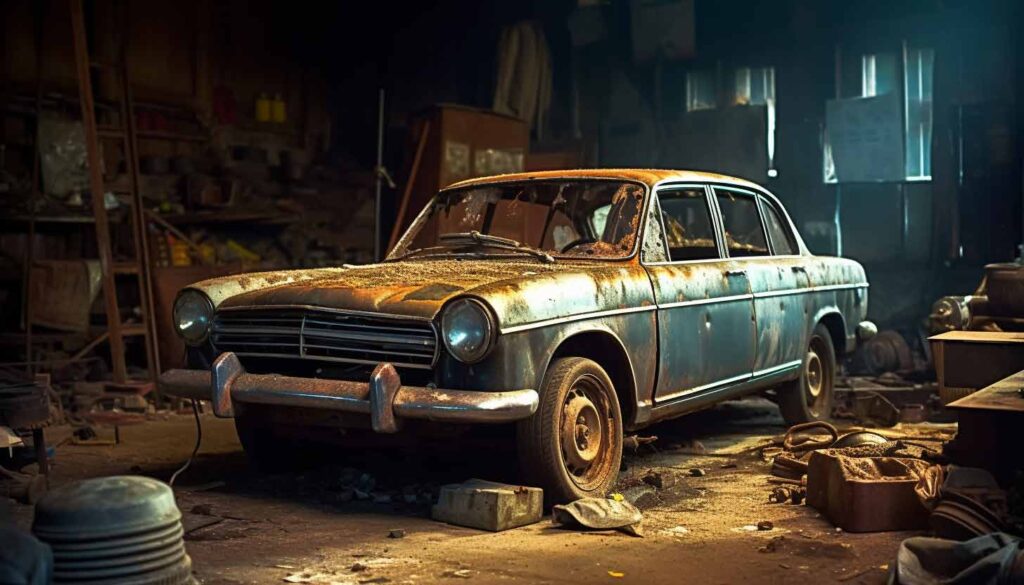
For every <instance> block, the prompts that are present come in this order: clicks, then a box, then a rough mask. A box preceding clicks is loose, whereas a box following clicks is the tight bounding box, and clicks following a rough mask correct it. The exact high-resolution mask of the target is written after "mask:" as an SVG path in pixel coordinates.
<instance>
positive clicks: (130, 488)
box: [32, 475, 181, 541]
mask: <svg viewBox="0 0 1024 585" xmlns="http://www.w3.org/2000/svg"><path fill="white" fill-rule="evenodd" d="M180 519H181V512H180V511H179V510H178V506H177V504H175V502H174V492H173V491H171V488H170V487H169V486H168V485H167V484H165V483H163V482H161V481H157V480H155V479H151V478H148V477H138V476H128V475H124V476H113V477H101V478H96V479H87V480H85V481H80V482H76V483H72V484H69V485H66V486H63V487H60V488H57V489H55V490H53V491H51V492H50V493H48V494H47V495H46V496H44V497H43V499H42V500H40V501H39V503H38V504H36V516H35V521H34V523H33V526H32V531H33V532H35V533H36V535H37V536H39V537H40V538H41V539H43V540H46V541H83V540H94V539H97V538H106V537H115V536H127V535H130V534H133V533H138V532H146V531H150V530H154V529H158V528H163V527H166V526H167V525H168V524H170V523H174V522H178V521H179V520H180Z"/></svg>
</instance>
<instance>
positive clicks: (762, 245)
mask: <svg viewBox="0 0 1024 585" xmlns="http://www.w3.org/2000/svg"><path fill="white" fill-rule="evenodd" d="M715 196H716V197H717V198H718V207H719V208H720V209H721V210H722V227H723V228H724V233H725V245H726V247H728V248H729V256H730V257H732V258H743V257H747V256H768V255H769V252H768V240H767V239H766V238H765V235H764V227H762V225H761V214H760V213H759V212H758V210H757V200H756V199H754V197H753V195H751V194H749V193H740V192H737V191H730V190H728V189H717V188H716V189H715Z"/></svg>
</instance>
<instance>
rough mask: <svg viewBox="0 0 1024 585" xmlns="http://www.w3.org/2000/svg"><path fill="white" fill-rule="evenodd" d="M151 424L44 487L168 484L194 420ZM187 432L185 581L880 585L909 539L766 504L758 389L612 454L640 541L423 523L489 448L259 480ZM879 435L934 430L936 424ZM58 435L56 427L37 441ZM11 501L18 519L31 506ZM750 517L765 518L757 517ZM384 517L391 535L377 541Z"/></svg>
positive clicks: (499, 466)
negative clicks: (137, 481) (622, 456)
mask: <svg viewBox="0 0 1024 585" xmlns="http://www.w3.org/2000/svg"><path fill="white" fill-rule="evenodd" d="M152 418H153V420H151V421H149V422H147V423H145V424H141V425H136V426H128V427H122V428H121V439H122V442H121V444H119V445H108V446H77V445H72V444H70V443H68V442H64V444H60V445H59V446H58V447H57V449H56V456H55V460H54V466H53V474H52V482H53V484H54V485H60V484H63V483H66V482H68V481H71V480H75V479H81V478H86V477H95V476H101V475H114V474H141V475H149V476H153V477H156V478H159V479H162V480H167V479H168V478H169V477H170V475H171V474H172V473H173V471H174V470H175V469H176V468H177V467H178V466H180V465H181V463H182V462H183V461H185V460H186V459H187V458H188V455H189V453H190V452H191V449H192V447H193V443H194V440H195V425H194V421H193V419H192V417H191V415H155V416H154V417H152ZM202 431H203V442H202V448H201V450H200V452H199V456H198V457H197V459H196V460H195V462H194V463H193V464H192V466H191V468H189V469H188V470H187V471H185V472H184V473H183V474H181V476H180V477H179V479H178V481H177V484H176V486H175V490H176V493H177V497H178V504H179V507H180V508H181V510H182V511H183V513H184V515H185V518H184V523H185V529H186V540H187V543H186V544H187V547H188V551H189V554H190V555H191V556H192V559H193V562H194V565H195V570H196V576H197V577H198V579H199V580H200V581H201V582H203V583H209V584H234V583H283V582H293V583H296V582H297V583H343V584H350V583H351V584H356V583H396V584H405V583H410V584H411V583H428V582H451V583H458V582H462V581H467V580H468V581H471V582H474V583H679V582H684V581H691V580H693V581H697V580H699V582H701V583H710V584H714V583H742V582H757V583H783V582H785V583H830V582H842V583H853V584H858V583H860V584H866V583H883V582H884V581H885V575H886V571H887V569H888V566H889V563H890V561H891V560H892V558H893V556H894V554H895V552H896V547H897V546H898V544H899V542H900V541H901V540H902V539H903V538H906V537H907V536H910V535H911V533H878V534H848V533H844V532H842V531H839V530H837V529H835V528H834V527H833V526H832V525H831V524H830V523H829V522H828V521H827V520H825V519H824V518H822V517H821V516H820V515H819V514H818V513H817V512H816V511H815V510H813V509H811V508H809V507H806V506H803V505H793V504H774V503H770V502H769V501H768V494H769V493H770V491H771V487H770V485H769V484H768V483H767V478H768V477H769V476H768V475H767V474H768V471H769V463H767V462H765V461H764V460H762V458H761V454H760V449H759V448H758V447H759V445H762V444H763V443H764V442H765V441H766V440H768V439H770V438H771V437H775V436H778V435H780V434H781V433H783V432H784V431H785V427H784V426H783V424H782V421H781V419H779V417H778V414H777V410H776V409H775V408H774V407H773V406H772V405H771V404H770V403H768V402H766V401H763V400H750V401H743V402H732V403H725V404H723V405H721V406H719V407H717V408H715V409H712V410H709V411H705V412H703V413H698V414H696V415H691V416H689V417H685V418H683V419H679V420H676V421H672V422H670V423H665V424H661V425H658V426H656V427H654V428H651V429H648V430H646V431H644V432H643V433H642V435H644V436H649V435H656V436H658V437H659V440H658V441H657V442H656V443H654V446H653V447H650V446H645V447H641V448H640V449H639V450H638V451H636V452H632V453H628V454H627V456H626V462H625V465H624V467H625V468H626V469H625V470H624V472H623V473H622V474H621V480H620V486H619V490H620V491H622V492H623V493H626V494H627V495H628V496H629V497H630V499H636V500H637V502H638V506H639V507H640V508H641V509H642V510H643V511H644V530H645V536H644V537H643V538H636V537H631V536H628V535H626V534H623V533H619V532H578V531H572V530H566V529H562V528H558V527H554V526H553V525H552V524H551V523H550V521H549V519H548V518H545V520H544V521H542V522H541V523H539V524H535V525H532V526H528V527H524V528H520V529H516V530H510V531H507V532H502V533H487V532H481V531H478V530H472V529H466V528H460V527H456V526H450V525H446V524H441V523H438V522H434V521H432V520H430V518H429V508H430V506H429V500H430V494H431V493H435V492H436V490H437V487H438V486H439V485H441V484H444V483H453V482H459V481H463V480H465V479H468V478H471V477H482V478H485V479H497V480H502V479H507V478H509V477H510V473H511V471H510V462H511V461H512V459H513V458H512V456H511V454H507V456H506V453H505V452H503V451H500V450H498V451H495V450H494V447H493V445H471V444H456V445H451V446H450V447H449V448H448V449H441V450H438V449H437V448H435V447H429V448H428V447H425V446H421V447H420V448H406V449H390V450H376V451H363V452H358V453H353V452H351V451H346V450H344V449H339V457H342V458H344V461H341V462H336V463H332V464H329V465H321V466H319V467H317V468H315V469H312V470H307V471H304V472H301V473H296V474H287V473H285V474H269V475H268V474H258V473H256V472H253V471H251V470H249V469H248V466H247V464H246V461H245V458H244V455H243V454H242V452H241V448H240V446H239V444H238V440H237V437H236V435H235V430H234V425H233V424H232V421H230V420H220V419H215V418H213V417H212V416H203V417H202ZM889 431H890V432H892V431H893V430H892V429H890V430H889ZM895 432H896V433H897V434H899V433H903V434H907V435H915V436H925V437H926V438H925V440H935V439H936V438H939V437H942V436H945V437H947V438H948V436H949V435H950V433H951V429H950V427H948V426H945V427H936V426H932V425H916V426H914V427H905V428H899V429H896V430H895ZM100 433H101V437H105V436H107V434H108V433H110V431H109V430H102V429H101V430H100ZM66 437H68V430H67V429H63V428H58V429H52V430H51V432H50V437H49V438H50V441H51V442H52V443H61V441H62V440H63V439H64V438H66ZM936 444H937V443H936ZM695 453H696V454H695ZM651 470H654V471H655V472H659V473H661V474H662V476H663V477H665V476H672V477H674V478H675V484H674V485H672V486H670V487H668V486H667V487H663V488H661V489H655V488H652V487H649V486H647V485H646V484H644V483H643V482H642V481H641V479H640V478H641V477H643V476H644V475H645V474H647V473H649V472H650V471H651ZM692 470H699V471H692ZM353 486H355V487H353ZM364 498H365V499H364ZM16 513H17V518H18V521H19V522H20V523H21V524H23V525H24V526H26V527H28V526H29V525H30V523H31V513H32V511H31V508H30V507H29V506H18V508H17V512H16ZM763 521H769V522H771V525H772V527H771V529H770V530H758V529H757V524H758V523H759V522H763ZM394 529H401V530H404V534H405V535H404V537H402V538H390V537H389V532H390V531H392V530H394Z"/></svg>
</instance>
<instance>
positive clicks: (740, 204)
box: [715, 187, 808, 377]
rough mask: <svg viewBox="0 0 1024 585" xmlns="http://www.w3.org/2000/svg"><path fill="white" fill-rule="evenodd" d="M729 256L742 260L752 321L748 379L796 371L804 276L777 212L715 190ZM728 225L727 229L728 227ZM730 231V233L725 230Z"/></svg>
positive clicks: (749, 197)
mask: <svg viewBox="0 0 1024 585" xmlns="http://www.w3.org/2000/svg"><path fill="white" fill-rule="evenodd" d="M715 195H716V199H717V201H718V205H719V207H720V208H721V210H722V221H723V223H724V224H725V229H726V234H727V236H726V237H727V240H730V241H732V242H733V243H732V245H730V246H729V253H730V256H731V257H736V258H743V259H744V260H743V261H744V263H745V264H746V271H747V277H748V278H749V280H750V287H751V292H752V293H753V295H754V316H755V319H756V323H757V351H756V356H755V359H754V367H753V375H754V376H755V377H758V376H766V375H769V374H773V373H776V372H779V371H781V370H788V369H793V368H797V367H798V366H799V365H800V363H801V360H802V359H803V352H804V348H805V346H806V344H805V343H804V336H805V333H806V327H805V326H804V324H805V323H806V321H807V306H806V303H807V300H808V299H807V295H806V294H804V293H806V292H807V286H808V281H807V272H806V271H805V269H804V260H805V258H804V257H803V256H801V255H800V252H799V247H798V245H797V242H796V238H795V236H794V235H793V232H792V230H791V228H790V225H789V222H788V220H787V219H786V216H785V214H784V213H782V210H781V209H780V208H778V207H777V205H776V204H775V203H774V202H772V201H769V200H768V199H767V198H766V197H764V196H763V195H761V194H755V193H753V192H751V191H746V190H741V189H733V188H725V187H716V188H715ZM730 225H731V227H730ZM730 230H732V231H730Z"/></svg>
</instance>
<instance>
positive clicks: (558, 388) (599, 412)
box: [516, 357, 622, 506]
mask: <svg viewBox="0 0 1024 585" xmlns="http://www.w3.org/2000/svg"><path fill="white" fill-rule="evenodd" d="M568 417H572V418H573V419H574V420H575V421H576V422H575V423H573V424H572V425H571V426H569V425H567V424H565V423H566V422H567V418H568ZM595 437H596V439H595ZM595 441H596V442H595ZM516 442H517V446H518V452H519V464H520V467H521V469H522V473H523V475H524V477H525V478H526V479H527V481H529V482H530V483H531V484H533V485H536V486H539V487H541V488H543V489H544V499H545V501H546V503H547V505H549V506H550V505H552V504H561V503H566V502H571V501H575V500H578V499H580V498H585V497H601V496H604V495H605V494H606V493H607V492H608V491H609V490H610V489H611V488H612V486H613V485H614V484H615V480H616V479H617V478H618V474H619V466H620V465H621V462H622V413H621V411H620V409H619V401H618V397H617V396H616V394H615V386H614V385H613V384H612V381H611V378H609V377H608V374H607V373H606V372H605V371H604V369H603V368H602V367H601V366H599V365H598V364H597V363H596V362H594V361H592V360H589V359H585V358H579V357H565V358H559V359H557V360H555V361H554V362H552V364H551V365H550V366H549V368H548V371H547V374H546V375H545V376H544V383H543V385H542V387H541V389H540V405H539V406H538V407H537V412H535V413H534V414H533V416H531V417H530V418H528V419H525V420H523V421H521V422H520V423H519V424H518V427H517V429H516Z"/></svg>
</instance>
